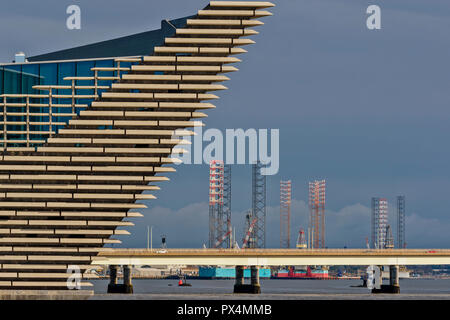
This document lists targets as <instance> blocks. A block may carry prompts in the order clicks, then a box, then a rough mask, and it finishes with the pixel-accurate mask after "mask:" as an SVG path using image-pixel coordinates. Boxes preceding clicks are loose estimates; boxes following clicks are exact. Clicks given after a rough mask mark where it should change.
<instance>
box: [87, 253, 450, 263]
mask: <svg viewBox="0 0 450 320" xmlns="http://www.w3.org/2000/svg"><path fill="white" fill-rule="evenodd" d="M93 264H103V265H105V264H107V265H108V264H119V265H123V264H132V265H143V264H148V265H230V266H232V265H246V266H251V265H260V266H269V265H272V266H278V265H371V264H375V265H439V264H450V249H305V250H300V249H153V250H148V249H104V250H103V251H102V252H100V253H99V255H98V256H97V257H96V258H95V259H94V261H93Z"/></svg>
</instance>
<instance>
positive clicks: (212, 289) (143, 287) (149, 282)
mask: <svg viewBox="0 0 450 320" xmlns="http://www.w3.org/2000/svg"><path fill="white" fill-rule="evenodd" d="M119 281H120V280H119ZM91 282H92V283H93V285H94V292H95V293H96V294H104V293H106V290H107V286H108V280H94V281H91ZM188 282H189V283H191V284H192V287H179V286H178V280H167V279H133V287H134V293H136V294H163V295H167V296H172V295H183V296H184V295H199V294H200V295H203V294H206V295H219V296H220V295H221V294H230V293H232V292H233V285H234V280H188ZM361 283H362V280H279V279H261V291H262V293H263V294H264V295H266V294H268V295H284V294H285V295H296V294H306V295H308V294H311V295H320V294H355V295H364V294H369V290H368V289H367V288H361V287H353V286H358V285H360V284H361ZM384 283H387V280H384ZM400 288H401V292H402V294H413V295H427V294H440V295H449V297H450V279H445V280H441V279H439V280H438V279H400Z"/></svg>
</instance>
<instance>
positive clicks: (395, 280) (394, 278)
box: [372, 265, 400, 293]
mask: <svg viewBox="0 0 450 320" xmlns="http://www.w3.org/2000/svg"><path fill="white" fill-rule="evenodd" d="M381 281H382V280H381ZM372 293H400V281H399V266H397V265H391V266H389V284H382V285H381V288H380V289H372Z"/></svg>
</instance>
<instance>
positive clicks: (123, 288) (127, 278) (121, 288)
mask: <svg viewBox="0 0 450 320" xmlns="http://www.w3.org/2000/svg"><path fill="white" fill-rule="evenodd" d="M118 270H119V266H117V265H111V266H109V284H108V293H133V284H132V283H131V266H123V284H122V283H118V281H117V271H118Z"/></svg>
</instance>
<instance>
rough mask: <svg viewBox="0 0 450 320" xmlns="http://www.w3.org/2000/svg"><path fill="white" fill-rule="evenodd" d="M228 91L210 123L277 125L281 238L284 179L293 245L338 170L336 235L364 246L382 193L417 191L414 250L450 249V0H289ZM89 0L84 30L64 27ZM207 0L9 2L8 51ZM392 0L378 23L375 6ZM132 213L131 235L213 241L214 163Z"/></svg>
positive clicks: (0, 31)
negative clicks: (371, 19)
mask: <svg viewBox="0 0 450 320" xmlns="http://www.w3.org/2000/svg"><path fill="white" fill-rule="evenodd" d="M275 3H276V4H277V6H276V7H275V8H273V9H270V10H271V11H272V12H273V13H274V16H272V17H268V18H264V19H262V20H263V21H264V22H265V25H264V26H262V27H258V28H257V30H258V31H260V34H259V35H257V36H255V37H253V39H254V40H255V41H256V42H257V43H256V44H255V45H252V46H248V47H246V49H247V50H248V51H249V52H248V53H246V54H243V55H240V56H239V58H241V59H242V60H243V62H242V63H240V64H239V65H237V67H238V68H239V69H240V71H239V72H237V73H234V74H231V76H230V77H231V81H229V82H227V83H226V84H225V85H226V86H227V87H228V88H229V89H230V90H227V91H222V92H219V93H218V95H220V100H218V101H216V102H215V104H216V105H217V109H216V110H211V111H208V115H209V117H208V118H207V119H206V125H207V128H219V129H226V128H244V129H248V128H268V129H271V128H279V129H280V158H281V167H280V172H279V174H278V175H276V176H271V177H268V179H267V183H268V185H267V193H268V194H267V199H268V211H267V219H268V222H269V223H268V224H267V225H268V227H267V239H268V245H269V246H270V247H276V246H278V245H279V181H280V179H291V180H292V181H293V197H294V199H295V201H294V202H293V207H292V242H295V239H296V235H297V232H298V229H299V227H300V226H302V227H304V228H306V227H307V214H308V211H307V206H306V204H305V201H306V200H307V183H308V181H309V180H311V179H316V178H321V179H322V178H324V179H327V205H326V207H327V213H326V244H327V246H328V247H343V246H348V247H362V246H364V245H365V238H366V237H367V236H370V234H369V233H370V209H369V207H370V199H371V197H372V196H380V197H386V198H388V200H389V205H390V209H391V210H390V222H391V224H392V227H393V230H394V231H395V230H396V224H395V208H394V207H395V197H396V196H397V195H400V194H402V195H405V196H406V209H407V230H406V238H407V239H406V241H407V243H408V247H450V232H449V231H450V197H449V194H450V180H449V178H450V161H449V158H450V150H449V146H448V140H449V138H450V126H449V120H450V119H449V118H450V110H449V108H450V60H449V57H450V37H449V33H450V2H449V1H448V0H427V1H424V0H395V1H394V0H389V1H379V0H372V1H366V0H339V1H336V0H280V1H275ZM71 4H78V5H79V6H80V7H81V10H82V28H81V30H68V29H66V18H67V14H66V8H67V6H68V5H71ZM206 4H207V1H203V0H189V1H186V0H164V1H162V0H151V1H138V0H127V1H122V0H120V1H119V0H95V1H92V0H91V1H87V0H83V1H75V0H73V1H65V0H64V1H62V0H41V1H31V0H27V1H25V0H3V1H2V10H1V11H0V42H1V43H2V46H1V48H0V61H3V62H10V61H11V60H12V58H13V55H14V53H15V52H17V51H24V52H25V53H26V54H27V55H28V56H32V55H37V54H41V53H46V52H51V51H54V50H59V49H65V48H70V47H74V46H78V45H83V44H88V43H92V42H96V41H102V40H107V39H112V38H116V37H120V36H125V35H129V34H133V33H138V32H143V31H147V30H153V29H157V28H159V26H160V21H161V20H162V19H175V18H179V17H183V16H187V15H191V14H194V13H196V11H197V10H199V9H201V8H203V7H204V6H205V5H206ZM371 4H377V5H379V6H380V7H381V10H382V29H381V30H368V29H367V27H366V19H367V14H366V9H367V7H368V6H369V5H371ZM177 170H178V172H177V173H175V174H171V176H170V177H171V181H170V182H168V183H164V184H162V189H161V191H158V192H157V193H155V195H156V196H157V197H158V200H154V201H151V202H146V203H147V204H148V206H149V209H148V210H141V212H142V213H144V214H145V218H139V219H133V222H135V223H136V226H135V227H133V228H131V231H132V233H133V235H131V236H127V237H122V238H121V239H122V240H123V241H124V244H123V246H127V247H142V246H145V244H146V229H147V227H146V226H147V225H153V226H154V243H155V245H159V242H160V240H159V237H160V235H162V234H165V235H167V241H168V245H169V246H172V247H200V246H201V245H202V244H203V243H206V242H207V238H208V227H207V226H208V205H207V200H208V182H207V181H208V167H207V166H205V165H182V166H179V167H177ZM232 185H233V200H232V202H233V225H235V227H236V232H237V233H238V237H240V238H241V237H242V231H243V222H244V212H245V210H247V209H248V208H249V207H250V206H251V168H250V167H249V166H237V165H236V166H233V184H232Z"/></svg>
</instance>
